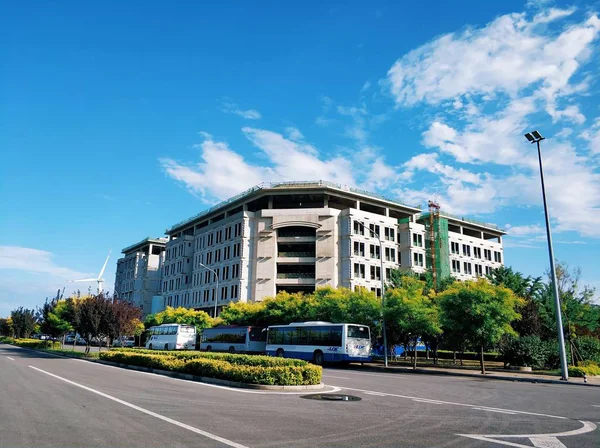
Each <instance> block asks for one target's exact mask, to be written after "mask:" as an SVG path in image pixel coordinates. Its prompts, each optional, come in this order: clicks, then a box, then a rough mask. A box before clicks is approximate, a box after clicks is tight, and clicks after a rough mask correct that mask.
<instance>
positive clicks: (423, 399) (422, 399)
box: [412, 398, 444, 404]
mask: <svg viewBox="0 0 600 448" xmlns="http://www.w3.org/2000/svg"><path fill="white" fill-rule="evenodd" d="M412 400H413V401H416V402H418V403H429V404H444V402H443V401H438V400H429V399H427V398H413V399H412Z"/></svg>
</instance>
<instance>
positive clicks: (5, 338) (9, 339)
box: [0, 336, 15, 344]
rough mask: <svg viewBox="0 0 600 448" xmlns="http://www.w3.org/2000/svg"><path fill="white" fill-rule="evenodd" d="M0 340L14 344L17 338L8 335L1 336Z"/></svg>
mask: <svg viewBox="0 0 600 448" xmlns="http://www.w3.org/2000/svg"><path fill="white" fill-rule="evenodd" d="M0 342H3V343H5V344H14V342H15V340H14V339H13V338H10V337H8V336H0Z"/></svg>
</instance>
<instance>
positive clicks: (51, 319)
mask: <svg viewBox="0 0 600 448" xmlns="http://www.w3.org/2000/svg"><path fill="white" fill-rule="evenodd" d="M67 307H68V305H67V301H66V300H59V299H53V300H52V301H50V302H46V303H44V305H43V306H42V308H41V309H40V313H39V314H40V317H41V323H40V329H41V331H42V333H45V334H49V335H50V336H52V337H53V338H60V337H62V336H64V335H65V334H66V333H68V332H69V331H72V330H73V326H72V325H71V323H70V322H69V321H68V320H67V317H68V310H67Z"/></svg>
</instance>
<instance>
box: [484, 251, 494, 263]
mask: <svg viewBox="0 0 600 448" xmlns="http://www.w3.org/2000/svg"><path fill="white" fill-rule="evenodd" d="M483 256H484V258H485V259H486V260H488V261H492V251H491V250H490V249H483Z"/></svg>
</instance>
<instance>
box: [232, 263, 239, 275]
mask: <svg viewBox="0 0 600 448" xmlns="http://www.w3.org/2000/svg"><path fill="white" fill-rule="evenodd" d="M239 277H240V265H239V264H238V263H236V264H232V265H231V278H239Z"/></svg>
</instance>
